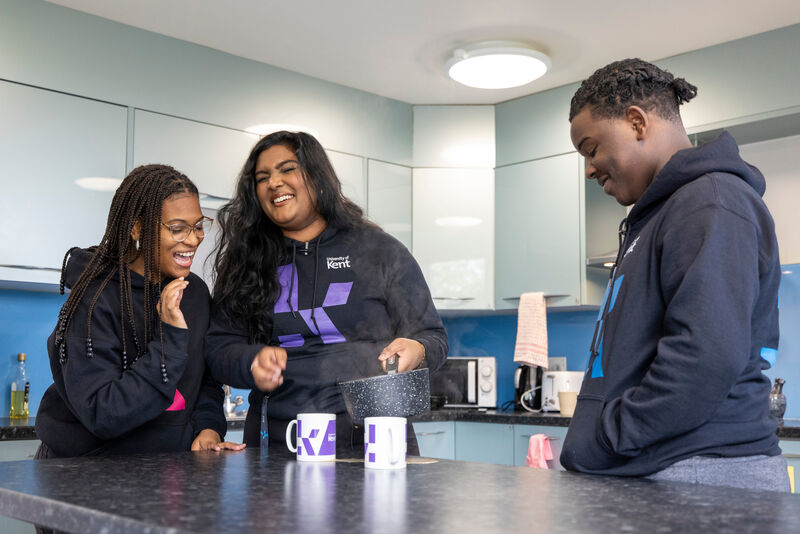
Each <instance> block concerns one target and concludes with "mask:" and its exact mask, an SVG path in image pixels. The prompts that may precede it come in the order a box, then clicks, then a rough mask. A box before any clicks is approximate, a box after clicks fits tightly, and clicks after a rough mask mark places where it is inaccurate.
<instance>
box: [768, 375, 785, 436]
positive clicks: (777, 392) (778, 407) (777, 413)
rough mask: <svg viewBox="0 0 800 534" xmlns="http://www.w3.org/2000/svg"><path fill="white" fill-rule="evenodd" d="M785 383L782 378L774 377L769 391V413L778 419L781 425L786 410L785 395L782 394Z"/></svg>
mask: <svg viewBox="0 0 800 534" xmlns="http://www.w3.org/2000/svg"><path fill="white" fill-rule="evenodd" d="M785 383H786V381H785V380H784V379H783V378H776V379H775V385H774V386H772V391H770V392H769V414H770V415H771V416H772V417H774V418H776V419H777V420H778V424H779V425H783V414H784V412H786V395H784V394H783V385H784V384H785Z"/></svg>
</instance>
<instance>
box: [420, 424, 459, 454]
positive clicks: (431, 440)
mask: <svg viewBox="0 0 800 534" xmlns="http://www.w3.org/2000/svg"><path fill="white" fill-rule="evenodd" d="M414 433H415V434H416V435H417V444H419V454H420V456H424V457H426V458H441V459H443V460H454V459H455V457H456V441H455V434H456V432H455V422H453V421H440V422H430V423H414Z"/></svg>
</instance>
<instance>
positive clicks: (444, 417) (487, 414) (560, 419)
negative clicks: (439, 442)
mask: <svg viewBox="0 0 800 534" xmlns="http://www.w3.org/2000/svg"><path fill="white" fill-rule="evenodd" d="M411 420H412V421H414V422H420V423H422V422H430V421H469V422H472V423H500V424H508V425H543V426H565V427H566V426H569V422H570V421H571V420H572V418H570V417H564V416H563V415H561V414H560V413H558V412H552V413H545V412H543V413H531V412H500V411H497V410H480V409H474V408H473V409H461V408H452V409H448V408H444V409H441V410H433V411H430V412H428V413H425V414H421V415H417V416H414V417H412V418H411ZM792 424H793V425H795V424H797V422H796V421H792ZM777 434H778V437H779V438H780V439H800V426H780V427H778V431H777Z"/></svg>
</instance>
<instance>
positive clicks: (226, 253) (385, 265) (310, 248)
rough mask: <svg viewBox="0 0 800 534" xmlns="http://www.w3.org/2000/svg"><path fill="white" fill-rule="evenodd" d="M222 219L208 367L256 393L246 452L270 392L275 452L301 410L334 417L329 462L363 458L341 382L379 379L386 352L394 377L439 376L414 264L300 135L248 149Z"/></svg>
mask: <svg viewBox="0 0 800 534" xmlns="http://www.w3.org/2000/svg"><path fill="white" fill-rule="evenodd" d="M218 219H219V220H220V227H221V238H220V240H219V241H218V250H217V251H218V253H217V257H216V263H215V271H216V276H217V278H216V283H215V286H214V315H213V318H212V322H211V327H210V328H209V334H208V341H207V345H208V347H209V356H208V360H209V366H210V368H211V370H212V372H213V374H214V376H215V378H217V379H218V380H221V381H224V382H225V383H227V384H231V385H233V386H236V387H244V388H251V389H252V393H251V394H250V406H251V409H250V410H249V411H248V414H247V421H246V423H245V432H244V433H245V442H246V443H247V444H248V445H249V446H258V445H259V443H260V439H259V424H260V421H259V418H260V411H261V410H260V407H261V405H262V404H261V403H262V399H263V398H264V394H265V393H267V394H268V395H269V408H268V414H269V419H268V420H269V434H270V439H275V440H277V441H279V442H281V441H282V440H283V437H284V435H285V428H286V425H287V423H288V422H289V421H290V420H292V419H294V418H295V417H296V416H297V414H298V413H300V412H327V413H336V414H337V440H336V441H337V454H338V455H339V456H340V457H345V456H358V455H363V453H364V447H363V430H362V431H358V430H356V431H354V428H353V425H352V423H351V421H350V419H349V418H348V416H347V414H346V413H345V406H344V401H343V399H342V395H341V393H340V390H339V387H338V385H337V383H338V382H340V381H343V380H349V379H354V378H363V377H367V376H372V375H376V374H379V373H380V372H381V367H382V366H385V364H384V362H385V360H386V359H388V358H389V357H391V356H392V355H394V354H398V363H399V371H405V370H410V369H415V368H417V367H420V366H423V365H427V366H429V367H430V368H432V369H437V368H438V367H439V366H440V365H441V364H442V363H443V362H444V359H445V356H446V354H447V335H446V333H445V330H444V328H443V327H442V322H441V319H440V318H439V315H438V314H437V312H436V309H435V308H434V305H433V301H432V299H431V296H430V292H429V290H428V287H427V285H426V283H425V280H424V279H423V277H422V272H421V270H420V268H419V266H418V265H417V263H416V262H415V261H414V258H413V257H412V256H411V254H410V253H409V252H408V250H407V249H406V248H405V247H404V246H403V245H402V244H400V242H398V241H397V240H396V239H394V238H393V237H391V236H389V235H388V234H386V233H384V232H383V231H381V230H380V229H379V228H377V227H376V226H375V225H373V224H372V223H369V222H368V221H367V220H365V219H364V217H363V215H362V211H361V209H360V208H359V207H358V206H356V205H355V204H354V203H353V202H351V201H350V200H348V199H347V198H345V197H344V196H343V195H342V189H341V184H340V182H339V179H338V178H337V177H336V174H335V172H334V170H333V167H332V166H331V163H330V161H329V160H328V157H327V155H326V154H325V151H324V149H323V148H322V146H321V145H320V144H319V142H318V141H317V140H316V139H314V137H312V136H310V135H308V134H306V133H302V132H297V133H292V132H285V131H283V132H277V133H274V134H270V135H268V136H266V137H264V138H263V139H261V140H260V141H259V142H258V143H257V144H256V145H255V147H254V148H253V150H252V151H251V152H250V155H249V157H248V158H247V161H246V162H245V164H244V168H243V169H242V172H241V174H240V176H239V181H238V185H237V189H236V194H235V196H234V199H233V200H232V201H231V202H229V203H228V204H227V205H226V206H224V207H223V208H222V209H221V210H220V211H219V215H218ZM409 436H410V438H409V452H410V453H412V454H413V453H416V451H417V448H416V438H415V437H414V434H413V431H412V432H410V433H409Z"/></svg>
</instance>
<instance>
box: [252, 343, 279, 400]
mask: <svg viewBox="0 0 800 534" xmlns="http://www.w3.org/2000/svg"><path fill="white" fill-rule="evenodd" d="M285 370H286V349H283V348H281V347H264V348H263V349H261V350H260V351H258V354H256V357H255V358H254V359H253V363H252V364H251V365H250V371H251V372H252V373H253V381H254V382H255V383H256V387H257V388H258V389H260V390H261V391H272V390H274V389H275V388H277V387H278V386H280V385H281V384H283V374H282V373H283V371H285Z"/></svg>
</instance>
